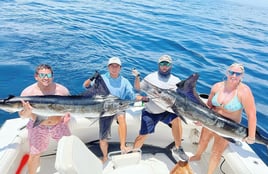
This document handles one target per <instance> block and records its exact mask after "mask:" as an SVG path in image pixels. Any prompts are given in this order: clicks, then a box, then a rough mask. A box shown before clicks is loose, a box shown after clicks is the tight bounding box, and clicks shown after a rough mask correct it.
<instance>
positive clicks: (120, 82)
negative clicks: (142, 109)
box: [83, 57, 142, 162]
mask: <svg viewBox="0 0 268 174" xmlns="http://www.w3.org/2000/svg"><path fill="white" fill-rule="evenodd" d="M107 66H108V70H109V72H107V73H105V74H102V75H101V76H102V78H103V80H104V82H105V84H106V85H107V88H108V89H109V91H110V93H111V94H112V95H114V96H116V97H119V98H120V99H127V100H135V99H137V100H141V99H142V97H141V96H136V94H135V92H134V90H133V86H132V85H131V83H130V82H129V81H128V80H127V79H126V78H124V77H123V76H122V75H120V71H121V60H120V59H119V58H118V57H111V58H110V59H109V61H108V64H107ZM92 80H94V78H90V79H87V80H86V81H85V82H84V84H83V86H84V87H86V88H88V87H89V86H90V83H91V81H92ZM115 117H116V119H117V122H118V124H119V128H118V134H119V139H120V149H121V151H124V152H127V151H128V150H129V149H128V148H127V147H126V145H125V144H126V136H127V126H126V120H125V112H124V111H122V112H119V113H117V114H116V115H113V116H110V117H101V118H100V121H99V127H100V131H99V134H100V135H99V136H100V137H99V138H100V149H101V151H102V154H103V159H102V161H103V162H105V161H106V160H107V159H108V139H109V138H111V125H112V122H113V120H114V118H115Z"/></svg>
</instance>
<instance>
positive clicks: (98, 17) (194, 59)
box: [0, 0, 268, 164]
mask: <svg viewBox="0 0 268 174" xmlns="http://www.w3.org/2000/svg"><path fill="white" fill-rule="evenodd" d="M0 6H1V8H0V16H1V18H0V98H5V97H7V96H8V95H20V92H21V91H22V90H23V89H24V88H25V87H26V86H28V85H30V84H32V83H34V82H35V80H34V77H33V73H34V68H35V66H36V65H38V64H40V63H46V64H50V65H51V66H52V67H53V68H54V72H55V81H56V82H59V83H61V84H63V85H65V86H66V87H67V88H69V90H70V91H71V93H72V94H78V93H80V92H82V91H83V90H84V89H83V88H82V83H83V81H84V80H85V79H86V78H88V77H89V76H90V75H92V74H93V73H94V72H95V71H96V70H97V71H100V72H101V73H102V72H105V71H106V68H107V67H106V64H107V60H108V59H109V57H111V56H119V57H120V58H121V60H122V62H123V69H122V72H121V73H122V75H124V76H125V77H127V78H128V79H129V80H130V81H131V82H132V83H133V82H134V77H133V76H131V69H132V68H136V69H138V70H139V71H140V72H141V76H142V77H144V76H145V75H146V74H148V73H150V72H152V71H155V70H157V64H156V61H157V60H158V58H159V57H160V56H161V55H162V54H169V55H171V56H172V58H173V60H174V63H173V64H174V65H173V69H172V72H173V73H174V74H175V75H177V76H179V77H180V78H181V79H184V78H187V77H188V76H189V75H191V74H192V73H194V72H198V73H199V74H200V79H199V81H198V84H197V91H198V92H200V93H209V91H210V87H211V85H213V84H214V83H215V82H218V81H221V80H223V79H224V74H225V70H226V68H227V66H228V65H230V64H231V63H233V62H239V63H243V64H244V65H245V68H246V75H245V77H244V79H243V82H244V83H246V84H247V85H248V86H250V88H251V89H252V92H253V95H254V97H255V102H256V107H257V119H258V129H261V130H262V133H263V134H264V135H266V136H267V134H268V133H267V132H268V126H267V125H268V113H267V112H266V111H267V108H268V99H267V95H266V93H267V91H268V70H267V68H268V49H267V45H268V13H267V11H268V2H267V1H265V0H255V1H254V2H252V1H250V0H248V1H247V0H245V1H243V0H218V1H215V0H202V1H195V0H187V1H186V0H178V1H175V0H165V1H162V0H155V1H147V0H135V1H131V0H118V1H113V0H98V1H90V0H38V1H31V0H2V1H0ZM16 117H18V115H17V114H16V113H15V114H8V113H5V112H3V111H0V125H1V124H3V123H4V121H5V120H6V119H10V118H16ZM243 117H244V118H246V116H245V115H243ZM242 123H243V124H246V123H247V121H246V119H243V121H242ZM267 137H268V136H267ZM252 147H253V148H254V150H255V151H256V152H257V154H258V155H259V156H260V157H261V158H262V159H263V160H264V162H265V163H266V164H268V155H267V154H268V150H267V148H266V147H264V146H262V145H253V146H252Z"/></svg>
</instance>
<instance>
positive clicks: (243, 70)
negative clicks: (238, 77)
mask: <svg viewBox="0 0 268 174" xmlns="http://www.w3.org/2000/svg"><path fill="white" fill-rule="evenodd" d="M234 66H235V67H238V68H240V69H241V70H242V72H243V73H244V72H245V68H244V65H243V64H242V63H233V64H232V65H230V66H229V68H228V69H230V68H231V67H234Z"/></svg>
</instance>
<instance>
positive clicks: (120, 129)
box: [117, 115, 129, 152]
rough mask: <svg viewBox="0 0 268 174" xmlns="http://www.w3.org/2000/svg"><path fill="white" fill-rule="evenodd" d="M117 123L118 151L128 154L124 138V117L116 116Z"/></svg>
mask: <svg viewBox="0 0 268 174" xmlns="http://www.w3.org/2000/svg"><path fill="white" fill-rule="evenodd" d="M117 121H118V124H119V126H118V135H119V139H120V149H121V151H124V152H128V151H129V149H128V148H127V147H126V137H127V124H126V118H125V116H124V115H119V116H117Z"/></svg>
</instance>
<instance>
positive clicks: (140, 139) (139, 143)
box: [134, 135, 147, 149]
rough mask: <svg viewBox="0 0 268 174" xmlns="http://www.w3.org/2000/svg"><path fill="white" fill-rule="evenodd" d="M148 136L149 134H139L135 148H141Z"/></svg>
mask: <svg viewBox="0 0 268 174" xmlns="http://www.w3.org/2000/svg"><path fill="white" fill-rule="evenodd" d="M146 138H147V135H139V136H137V138H136V139H135V142H134V149H136V148H141V147H142V145H143V143H144V141H145V139H146Z"/></svg>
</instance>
